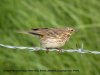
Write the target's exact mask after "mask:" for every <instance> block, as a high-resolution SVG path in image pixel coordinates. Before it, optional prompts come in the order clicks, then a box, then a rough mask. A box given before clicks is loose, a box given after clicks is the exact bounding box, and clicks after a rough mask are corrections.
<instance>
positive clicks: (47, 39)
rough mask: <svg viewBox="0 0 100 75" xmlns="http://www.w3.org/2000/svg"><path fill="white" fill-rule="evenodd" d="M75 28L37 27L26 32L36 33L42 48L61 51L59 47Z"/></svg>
mask: <svg viewBox="0 0 100 75" xmlns="http://www.w3.org/2000/svg"><path fill="white" fill-rule="evenodd" d="M74 31H75V29H73V28H70V27H67V28H37V29H32V30H31V31H29V32H27V33H29V34H33V35H37V36H39V38H40V43H41V45H42V47H43V48H46V49H47V52H48V49H51V48H54V49H58V50H59V51H61V49H60V48H61V47H62V46H63V45H64V44H65V42H66V41H68V40H69V38H70V36H71V35H72V33H73V32H74Z"/></svg>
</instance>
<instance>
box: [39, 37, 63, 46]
mask: <svg viewBox="0 0 100 75" xmlns="http://www.w3.org/2000/svg"><path fill="white" fill-rule="evenodd" d="M64 44H65V42H64V41H63V40H62V39H55V38H48V39H45V40H41V45H42V47H44V48H59V47H62V46H63V45H64Z"/></svg>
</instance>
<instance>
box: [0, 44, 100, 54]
mask: <svg viewBox="0 0 100 75" xmlns="http://www.w3.org/2000/svg"><path fill="white" fill-rule="evenodd" d="M0 46H1V47H5V48H10V49H20V50H25V49H26V50H29V51H39V50H46V49H45V48H40V47H24V46H10V45H4V44H0ZM50 51H58V50H57V49H50ZM62 52H77V53H91V54H100V52H99V51H90V50H84V49H83V44H82V48H79V49H76V50H72V49H69V50H64V49H62Z"/></svg>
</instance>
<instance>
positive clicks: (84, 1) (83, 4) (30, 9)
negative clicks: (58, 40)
mask: <svg viewBox="0 0 100 75" xmlns="http://www.w3.org/2000/svg"><path fill="white" fill-rule="evenodd" d="M43 27H48V28H52V27H55V28H63V27H74V28H77V30H78V31H77V32H76V33H75V34H74V35H73V36H72V37H71V38H70V41H69V42H68V43H67V44H66V45H65V46H64V47H63V48H64V49H70V48H73V49H76V48H77V47H76V44H78V45H79V46H78V47H80V45H81V43H84V49H88V50H97V51H99V50H100V0H0V43H1V44H7V45H14V46H31V47H32V46H40V45H39V40H38V39H37V38H35V37H34V36H29V35H24V34H18V33H16V31H18V30H29V29H31V28H43ZM99 66H100V55H93V54H79V53H62V54H57V52H50V53H49V54H46V53H45V52H44V51H39V52H38V53H36V52H29V51H27V50H23V51H21V50H18V49H17V50H13V49H7V48H2V47H0V75H13V74H14V75H20V74H21V75H22V74H23V75H52V74H54V75H58V74H61V75H65V74H70V75H79V74H80V75H99V74H100V67H99ZM6 69H7V70H9V69H14V70H16V69H17V70H30V69H31V70H36V69H37V70H39V69H42V70H70V69H78V70H79V72H3V71H2V70H6Z"/></svg>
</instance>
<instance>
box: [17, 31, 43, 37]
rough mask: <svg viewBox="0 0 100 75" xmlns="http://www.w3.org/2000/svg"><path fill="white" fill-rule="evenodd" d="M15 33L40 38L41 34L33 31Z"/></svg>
mask: <svg viewBox="0 0 100 75" xmlns="http://www.w3.org/2000/svg"><path fill="white" fill-rule="evenodd" d="M17 33H21V34H32V35H38V36H41V34H39V33H37V32H35V31H17Z"/></svg>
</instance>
